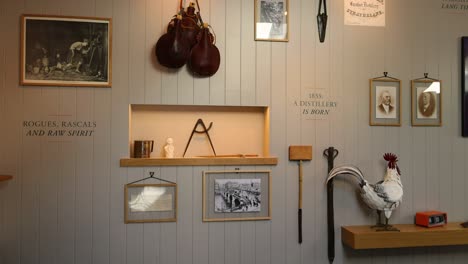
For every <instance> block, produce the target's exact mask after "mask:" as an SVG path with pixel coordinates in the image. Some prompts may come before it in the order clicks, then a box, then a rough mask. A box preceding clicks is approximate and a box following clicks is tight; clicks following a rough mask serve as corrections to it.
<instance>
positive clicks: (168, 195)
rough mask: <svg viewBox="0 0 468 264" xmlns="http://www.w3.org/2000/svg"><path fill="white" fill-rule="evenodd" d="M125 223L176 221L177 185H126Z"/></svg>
mask: <svg viewBox="0 0 468 264" xmlns="http://www.w3.org/2000/svg"><path fill="white" fill-rule="evenodd" d="M124 208H125V209H124V211H125V217H124V220H125V223H127V224H128V223H149V222H176V221H177V185H176V184H173V183H167V184H127V185H125V203H124Z"/></svg>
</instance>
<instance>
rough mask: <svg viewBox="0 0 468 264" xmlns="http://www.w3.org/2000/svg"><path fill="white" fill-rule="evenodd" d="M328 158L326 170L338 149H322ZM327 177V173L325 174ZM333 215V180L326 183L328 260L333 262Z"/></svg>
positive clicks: (332, 165) (331, 166) (331, 163)
mask: <svg viewBox="0 0 468 264" xmlns="http://www.w3.org/2000/svg"><path fill="white" fill-rule="evenodd" d="M323 155H324V156H325V157H326V158H327V160H328V172H330V171H331V170H332V169H333V167H334V164H333V162H334V160H335V158H336V157H337V156H338V150H337V149H335V148H334V147H329V148H327V149H325V150H324V151H323ZM327 177H328V174H327ZM334 218H335V216H334V213H333V180H330V181H329V182H328V183H327V225H328V227H327V228H328V260H329V261H330V263H333V260H334V259H335V219H334Z"/></svg>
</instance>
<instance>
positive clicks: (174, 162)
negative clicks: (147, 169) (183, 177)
mask: <svg viewBox="0 0 468 264" xmlns="http://www.w3.org/2000/svg"><path fill="white" fill-rule="evenodd" d="M276 164H278V158H276V157H252V158H250V157H249V158H238V157H235V158H172V159H168V158H149V159H135V158H126V159H120V167H143V166H211V165H214V166H220V165H276Z"/></svg>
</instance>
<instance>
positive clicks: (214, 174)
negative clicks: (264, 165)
mask: <svg viewBox="0 0 468 264" xmlns="http://www.w3.org/2000/svg"><path fill="white" fill-rule="evenodd" d="M270 182H271V181H270V171H261V170H252V171H248V170H245V171H242V170H233V171H204V172H203V222H214V221H248V220H269V219H271V199H270V197H271V186H270Z"/></svg>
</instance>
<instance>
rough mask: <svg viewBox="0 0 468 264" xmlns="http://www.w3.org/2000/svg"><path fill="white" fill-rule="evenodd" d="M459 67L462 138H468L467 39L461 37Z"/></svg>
mask: <svg viewBox="0 0 468 264" xmlns="http://www.w3.org/2000/svg"><path fill="white" fill-rule="evenodd" d="M461 65H462V72H461V84H462V85H461V98H462V104H461V105H462V114H461V117H462V136H463V137H468V37H462V63H461Z"/></svg>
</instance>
